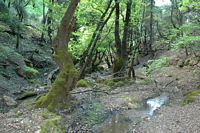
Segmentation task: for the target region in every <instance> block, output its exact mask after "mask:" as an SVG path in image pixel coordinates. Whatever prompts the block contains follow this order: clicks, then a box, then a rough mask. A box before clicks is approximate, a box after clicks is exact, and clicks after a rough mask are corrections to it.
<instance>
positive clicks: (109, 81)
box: [102, 78, 129, 87]
mask: <svg viewBox="0 0 200 133" xmlns="http://www.w3.org/2000/svg"><path fill="white" fill-rule="evenodd" d="M102 83H103V84H105V85H107V86H110V87H121V86H124V85H126V84H127V83H129V80H128V79H126V78H125V79H123V80H114V79H112V78H108V79H106V80H104V81H103V82H102Z"/></svg>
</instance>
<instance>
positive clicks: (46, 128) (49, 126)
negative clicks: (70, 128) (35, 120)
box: [40, 111, 65, 133]
mask: <svg viewBox="0 0 200 133" xmlns="http://www.w3.org/2000/svg"><path fill="white" fill-rule="evenodd" d="M41 115H42V117H43V118H44V119H45V121H44V122H43V123H42V125H41V131H40V133H65V128H64V126H63V125H62V121H63V118H62V117H61V116H59V115H56V114H55V113H51V112H48V111H44V112H43V113H42V114H41Z"/></svg>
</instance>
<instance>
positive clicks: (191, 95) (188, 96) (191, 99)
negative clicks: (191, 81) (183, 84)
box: [183, 85, 200, 105]
mask: <svg viewBox="0 0 200 133" xmlns="http://www.w3.org/2000/svg"><path fill="white" fill-rule="evenodd" d="M199 94H200V85H199V86H198V87H197V89H196V90H193V91H191V92H189V93H187V94H186V96H185V99H184V100H183V105H186V104H189V103H192V102H194V101H195V96H197V95H199Z"/></svg>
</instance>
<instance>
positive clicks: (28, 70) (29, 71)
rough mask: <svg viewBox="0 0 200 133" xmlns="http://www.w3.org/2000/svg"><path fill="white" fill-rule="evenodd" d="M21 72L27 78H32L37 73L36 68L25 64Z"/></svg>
mask: <svg viewBox="0 0 200 133" xmlns="http://www.w3.org/2000/svg"><path fill="white" fill-rule="evenodd" d="M23 72H24V75H25V77H27V78H32V77H34V76H36V75H37V74H39V72H38V71H37V70H36V69H34V68H31V67H28V66H25V67H24V68H23Z"/></svg>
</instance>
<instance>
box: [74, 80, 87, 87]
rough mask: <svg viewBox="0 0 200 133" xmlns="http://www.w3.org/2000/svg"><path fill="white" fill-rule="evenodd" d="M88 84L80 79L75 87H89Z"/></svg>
mask: <svg viewBox="0 0 200 133" xmlns="http://www.w3.org/2000/svg"><path fill="white" fill-rule="evenodd" d="M89 86H90V85H89V82H88V81H87V80H84V79H81V80H79V81H78V82H77V84H76V87H89Z"/></svg>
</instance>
